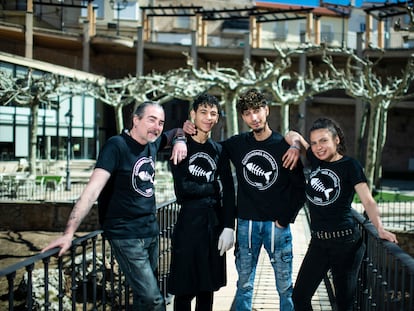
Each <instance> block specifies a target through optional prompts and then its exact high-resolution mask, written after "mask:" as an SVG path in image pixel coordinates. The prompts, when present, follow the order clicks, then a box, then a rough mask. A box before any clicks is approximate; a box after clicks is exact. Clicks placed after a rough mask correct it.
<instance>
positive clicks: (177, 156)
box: [170, 141, 187, 165]
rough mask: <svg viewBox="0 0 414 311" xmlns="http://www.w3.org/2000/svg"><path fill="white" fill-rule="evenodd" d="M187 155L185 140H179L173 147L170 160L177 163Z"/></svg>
mask: <svg viewBox="0 0 414 311" xmlns="http://www.w3.org/2000/svg"><path fill="white" fill-rule="evenodd" d="M186 157H187V144H186V143H185V142H184V141H177V142H176V143H175V144H174V146H173V149H172V152H171V157H170V160H172V161H173V164H174V165H177V164H178V163H180V162H181V161H182V160H184V159H185V158H186Z"/></svg>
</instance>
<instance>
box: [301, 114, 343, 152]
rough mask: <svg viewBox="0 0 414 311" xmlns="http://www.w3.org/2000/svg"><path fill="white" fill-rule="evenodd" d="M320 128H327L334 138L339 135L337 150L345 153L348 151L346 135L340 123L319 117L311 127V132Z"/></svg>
mask: <svg viewBox="0 0 414 311" xmlns="http://www.w3.org/2000/svg"><path fill="white" fill-rule="evenodd" d="M320 129H327V130H328V131H329V132H331V134H332V137H333V138H335V137H339V144H338V146H337V151H338V153H339V154H341V155H344V154H345V152H346V147H345V135H344V133H343V131H342V129H341V128H340V127H339V125H338V124H337V123H336V122H335V121H333V120H331V119H328V118H319V119H317V120H315V121H314V122H313V124H312V126H311V128H310V129H309V134H310V133H311V132H313V131H315V130H320Z"/></svg>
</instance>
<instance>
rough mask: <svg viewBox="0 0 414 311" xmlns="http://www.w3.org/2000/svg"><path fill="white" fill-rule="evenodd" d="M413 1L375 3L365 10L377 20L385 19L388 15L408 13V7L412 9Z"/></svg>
mask: <svg viewBox="0 0 414 311" xmlns="http://www.w3.org/2000/svg"><path fill="white" fill-rule="evenodd" d="M413 3H414V1H413V0H410V1H401V2H399V1H398V2H395V3H386V4H381V5H375V4H374V5H373V6H372V7H370V8H366V9H364V11H365V13H367V14H369V15H371V16H373V17H374V18H375V19H377V20H383V19H386V18H388V17H393V16H398V15H406V14H408V9H409V8H411V9H412V7H413Z"/></svg>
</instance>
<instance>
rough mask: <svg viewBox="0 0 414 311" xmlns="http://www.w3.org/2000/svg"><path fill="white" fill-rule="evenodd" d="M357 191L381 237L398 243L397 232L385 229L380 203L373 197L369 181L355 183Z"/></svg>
mask: <svg viewBox="0 0 414 311" xmlns="http://www.w3.org/2000/svg"><path fill="white" fill-rule="evenodd" d="M355 191H356V192H357V193H358V196H359V198H360V199H361V202H362V205H363V206H364V208H365V211H366V212H367V215H368V217H369V219H370V220H371V222H372V224H373V225H374V226H375V228H376V229H377V231H378V235H379V237H380V238H381V239H384V240H388V241H391V242H395V243H398V241H397V237H396V236H395V234H394V233H392V232H389V231H387V230H385V229H384V227H383V225H382V222H381V218H380V213H379V210H378V205H377V203H376V202H375V200H374V198H373V197H372V195H371V192H370V191H369V188H368V185H367V183H365V182H361V183H359V184H357V185H355Z"/></svg>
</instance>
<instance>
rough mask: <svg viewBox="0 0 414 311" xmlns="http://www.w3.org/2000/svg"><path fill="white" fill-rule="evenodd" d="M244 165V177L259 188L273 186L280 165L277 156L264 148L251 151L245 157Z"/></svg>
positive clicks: (264, 188)
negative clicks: (274, 156)
mask: <svg viewBox="0 0 414 311" xmlns="http://www.w3.org/2000/svg"><path fill="white" fill-rule="evenodd" d="M242 165H243V176H244V179H245V180H246V182H247V183H248V184H250V185H251V186H253V187H256V188H257V189H258V190H266V189H268V188H269V187H271V186H272V185H273V184H274V183H275V181H276V180H277V177H278V175H279V167H278V165H277V162H276V160H275V158H273V156H272V155H271V154H270V153H268V152H266V151H263V150H253V151H250V152H249V153H248V154H246V156H245V157H244V158H243V160H242Z"/></svg>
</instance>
